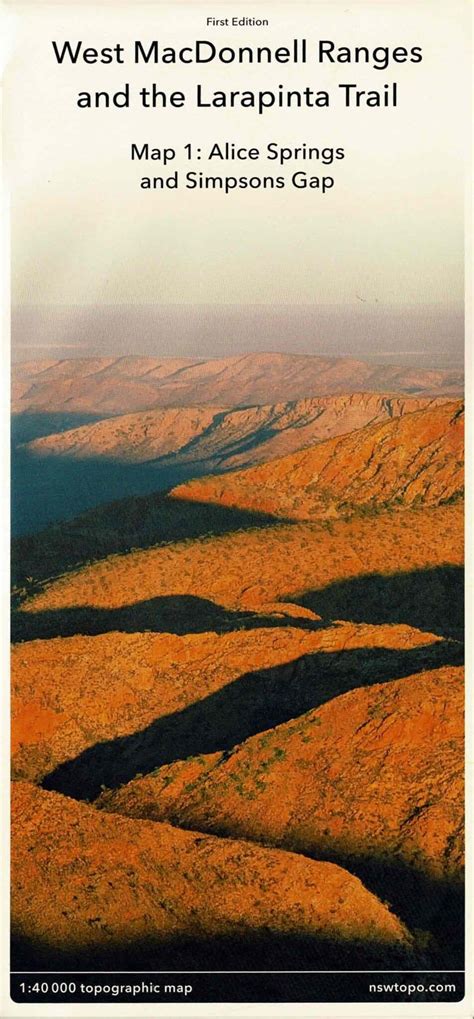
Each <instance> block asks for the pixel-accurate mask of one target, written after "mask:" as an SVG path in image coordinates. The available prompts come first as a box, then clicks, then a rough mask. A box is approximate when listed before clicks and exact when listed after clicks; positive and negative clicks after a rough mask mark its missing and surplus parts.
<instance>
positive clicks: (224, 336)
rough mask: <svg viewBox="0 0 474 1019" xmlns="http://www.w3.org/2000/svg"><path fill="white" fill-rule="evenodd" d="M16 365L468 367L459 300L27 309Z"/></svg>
mask: <svg viewBox="0 0 474 1019" xmlns="http://www.w3.org/2000/svg"><path fill="white" fill-rule="evenodd" d="M11 334H12V361H13V362H14V363H18V362H22V361H32V360H36V361H38V360H48V359H50V358H51V357H54V358H55V359H57V360H69V359H77V358H88V357H125V356H141V357H156V358H173V357H174V358H193V359H195V360H211V359H220V358H227V357H231V356H242V357H243V356H245V355H246V354H250V353H255V354H258V353H273V354H288V355H290V356H291V355H299V356H315V357H330V358H352V359H355V360H361V361H370V362H375V363H376V362H378V361H380V362H381V363H383V364H385V365H386V364H388V363H390V359H391V360H392V363H394V364H402V365H405V366H407V367H412V368H423V369H425V370H428V369H433V370H436V369H439V370H463V368H464V310H463V308H462V307H461V306H460V305H459V304H458V303H457V302H453V303H452V304H435V303H429V304H428V303H427V304H424V305H413V304H410V305H406V306H404V307H400V306H398V305H397V306H395V305H389V304H379V303H375V304H374V303H370V302H368V301H367V302H366V301H365V300H363V299H362V298H360V299H359V300H358V301H357V303H353V304H329V303H328V304H273V305H269V304H248V305H239V304H221V305H209V304H207V303H202V304H194V305H191V304H150V303H143V304H139V305H137V304H114V305H58V304H55V305H54V304H53V305H47V304H44V305H39V304H31V305H19V306H14V307H13V308H12V327H11Z"/></svg>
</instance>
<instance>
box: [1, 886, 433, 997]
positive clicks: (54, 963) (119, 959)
mask: <svg viewBox="0 0 474 1019" xmlns="http://www.w3.org/2000/svg"><path fill="white" fill-rule="evenodd" d="M275 909H276V911H277V909H278V901H277V900H276V902H275ZM196 927H197V928H198V927H199V917H197V918H196ZM415 958H416V957H414V956H413V954H411V953H410V954H408V953H407V952H406V951H405V952H404V951H403V949H402V948H398V949H397V948H396V947H394V946H391V945H387V944H383V943H382V942H378V941H376V940H375V939H374V940H373V941H368V940H367V941H362V940H359V941H355V940H354V941H349V940H348V941H342V940H340V941H336V940H335V939H329V938H325V937H323V936H321V937H315V936H313V937H310V936H305V935H304V934H301V935H297V934H279V933H274V932H272V931H271V930H262V931H261V932H255V931H249V932H247V933H245V932H244V933H239V932H236V933H235V935H234V936H231V935H228V934H227V935H224V934H223V935H221V936H219V937H205V936H202V935H201V936H199V935H197V936H196V937H195V938H189V937H188V938H183V937H179V936H178V937H176V938H174V939H172V940H171V939H168V940H161V941H160V940H159V939H158V938H156V939H154V938H148V939H141V940H137V939H136V938H132V937H131V938H130V939H126V940H125V939H124V940H123V941H121V942H117V941H113V940H112V939H111V940H110V941H109V943H108V944H105V945H104V944H103V943H102V944H101V943H100V942H99V943H98V944H97V945H94V946H84V947H82V946H81V945H77V946H75V947H73V946H71V947H68V946H67V945H64V943H61V944H59V943H52V942H46V941H42V940H40V939H34V938H28V937H25V936H24V935H23V934H22V932H20V931H18V932H17V931H16V930H15V929H14V930H13V936H12V968H14V969H23V968H26V969H30V970H31V969H33V970H35V969H48V968H49V967H53V968H54V969H58V968H60V969H62V970H81V969H83V970H90V969H93V970H94V971H100V970H102V971H104V970H105V971H106V972H107V971H109V972H110V971H111V970H122V971H129V970H130V969H135V968H137V967H140V968H141V969H144V970H151V971H155V972H156V971H160V970H166V969H167V968H169V970H170V971H172V972H173V971H175V972H176V971H178V973H177V975H176V979H175V981H173V980H172V978H170V981H169V982H175V983H182V982H183V981H182V979H181V975H180V973H179V971H181V974H182V972H183V971H186V970H187V969H189V970H193V969H201V970H204V971H205V972H206V971H209V970H211V971H212V970H214V969H216V970H222V969H224V970H226V969H227V970H230V972H235V971H237V972H238V971H239V970H244V971H251V972H252V971H255V970H257V971H258V970H263V971H265V970H270V971H271V970H296V971H298V970H304V969H306V970H315V969H316V970H317V969H321V970H329V969H338V968H339V969H351V968H356V967H359V968H366V967H374V968H376V967H380V966H382V967H383V966H387V967H389V966H391V967H393V966H399V967H400V968H402V967H405V968H406V967H407V964H409V965H410V964H411V965H412V966H413V965H414V963H415ZM274 980H275V978H274V977H273V978H272V979H268V978H267V980H266V979H265V974H264V973H262V974H261V975H259V976H258V977H256V978H255V987H256V989H257V988H258V991H257V993H258V997H257V998H256V1000H265V1001H272V1000H285V995H286V994H288V995H289V997H288V999H287V1000H302V1001H303V1000H307V998H306V997H305V996H304V995H305V994H307V992H308V988H307V986H305V985H306V981H307V977H306V980H305V982H304V983H303V984H302V985H301V986H300V989H299V993H298V991H296V990H294V989H293V990H292V989H291V980H290V981H289V980H288V977H287V976H285V979H284V984H283V986H282V987H281V989H280V990H279V991H278V992H277V993H276V992H275V983H274ZM267 981H268V982H267ZM88 982H89V983H92V982H93V976H91V977H90V979H89V978H88ZM102 982H103V981H102ZM227 986H228V990H227V994H228V999H227V1000H229V1001H233V1000H235V999H234V998H233V997H232V987H231V986H229V985H227ZM250 986H252V985H251V984H250ZM334 990H335V993H336V994H337V980H336V981H335V986H334ZM229 992H230V993H229ZM262 994H263V997H261V996H262ZM218 995H219V998H218V1000H220V1001H221V1000H223V997H224V992H223V989H222V987H220V988H219V991H218ZM293 995H295V997H293ZM204 1000H206V999H204ZM246 1000H251V997H250V998H249V999H246ZM325 1000H326V999H325ZM355 1000H357V999H355Z"/></svg>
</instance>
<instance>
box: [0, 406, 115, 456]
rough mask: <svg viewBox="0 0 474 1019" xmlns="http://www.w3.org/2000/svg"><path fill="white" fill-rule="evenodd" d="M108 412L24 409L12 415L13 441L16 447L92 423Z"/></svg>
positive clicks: (105, 415)
mask: <svg viewBox="0 0 474 1019" xmlns="http://www.w3.org/2000/svg"><path fill="white" fill-rule="evenodd" d="M107 416H110V417H112V416H113V415H107V414H76V413H74V414H66V413H62V412H61V411H57V412H54V413H52V414H51V413H44V414H42V413H41V412H40V411H36V412H35V411H22V412H20V413H18V414H12V416H11V441H12V446H13V448H15V447H16V446H18V445H19V444H20V443H23V442H31V441H32V440H33V439H41V438H42V437H43V436H44V435H54V434H56V433H57V432H66V431H68V430H69V429H70V428H80V427H81V425H92V424H94V422H95V421H101V420H102V419H103V418H104V417H107Z"/></svg>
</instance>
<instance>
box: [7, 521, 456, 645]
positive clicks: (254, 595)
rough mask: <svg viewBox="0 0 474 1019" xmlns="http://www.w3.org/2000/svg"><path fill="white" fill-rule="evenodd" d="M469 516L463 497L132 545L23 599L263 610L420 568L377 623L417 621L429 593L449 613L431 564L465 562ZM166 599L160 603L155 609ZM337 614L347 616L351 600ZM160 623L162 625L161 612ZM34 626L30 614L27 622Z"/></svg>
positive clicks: (29, 608) (63, 604) (44, 604)
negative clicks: (361, 515) (183, 602)
mask: <svg viewBox="0 0 474 1019" xmlns="http://www.w3.org/2000/svg"><path fill="white" fill-rule="evenodd" d="M203 512H204V511H203ZM463 523H464V518H463V507H462V505H461V504H460V505H450V506H440V507H427V508H426V509H424V508H423V509H418V510H404V511H403V512H402V511H400V512H393V513H390V512H385V513H381V514H380V515H379V516H376V517H374V518H368V519H352V520H349V521H342V520H341V521H334V522H331V523H328V524H327V526H324V525H323V524H317V523H315V524H306V525H305V524H300V525H297V526H295V525H291V524H289V525H285V524H281V525H277V526H275V527H268V528H259V529H251V530H245V531H244V530H242V531H238V532H233V533H231V534H224V535H222V536H218V537H215V536H214V537H205V538H201V539H195V540H192V541H188V542H187V541H183V542H178V543H176V544H169V545H165V546H161V547H156V548H149V549H145V550H139V551H133V552H129V553H127V554H124V555H115V556H110V557H108V558H104V559H102V560H100V561H98V562H96V563H92V564H91V565H87V566H84V567H82V568H81V569H79V570H77V571H71V572H70V573H67V574H65V575H64V576H62V577H60V578H59V579H57V580H53V581H52V582H51V583H48V584H46V585H45V586H44V589H43V590H40V591H39V592H38V593H32V594H31V596H30V597H28V598H26V599H24V600H23V601H22V603H21V609H22V613H21V614H22V616H26V614H38V613H42V612H46V611H58V610H63V609H70V608H79V607H89V608H97V609H112V608H120V607H128V608H129V609H131V606H133V605H139V604H141V605H144V604H145V603H146V602H149V601H150V600H151V599H154V598H158V597H171V596H172V597H173V598H179V597H181V596H183V595H191V596H194V597H195V598H199V599H201V600H210V601H212V602H213V603H215V604H217V605H220V606H224V607H225V608H227V609H230V610H243V609H245V610H248V609H252V610H253V609H255V610H258V611H262V610H264V609H265V606H266V605H267V604H268V603H271V604H272V605H273V604H274V603H275V601H285V602H288V601H294V600H295V597H298V596H299V595H300V594H301V595H302V594H303V593H304V592H307V591H317V590H322V589H324V588H327V587H328V586H329V585H333V584H335V583H339V582H341V583H342V582H343V581H344V582H345V581H350V580H351V578H354V579H355V578H363V577H370V575H375V574H379V575H380V576H381V577H387V578H388V581H387V582H389V578H390V577H392V576H394V575H396V574H399V573H403V574H404V575H407V579H408V573H412V574H414V573H415V571H416V581H417V582H416V583H415V584H414V585H413V589H412V590H411V589H410V587H409V584H407V592H406V597H407V599H408V598H409V599H410V603H408V601H407V604H406V605H404V602H403V597H402V595H401V594H400V593H399V595H398V597H399V602H398V603H397V604H396V605H393V604H392V605H389V606H388V612H387V617H386V618H385V619H383V618H382V619H379V620H378V621H380V622H384V621H386V622H391V621H398V622H410V619H409V618H403V616H404V610H405V609H406V612H407V614H408V615H410V614H411V615H412V616H413V614H414V616H416V617H417V618H422V617H423V611H424V599H425V598H426V601H427V603H429V602H430V601H431V602H433V597H434V602H435V604H434V605H432V608H433V610H436V606H437V611H438V613H439V612H441V613H442V615H443V616H446V614H449V612H450V610H451V605H450V603H449V600H448V599H447V598H445V597H444V596H443V590H442V589H441V590H438V588H437V585H436V572H428V571H437V570H439V568H440V567H441V566H442V565H443V564H456V565H457V566H460V565H461V564H462V562H463ZM424 577H426V582H424ZM420 585H421V589H422V590H423V597H422V598H420ZM430 591H431V592H432V593H431V595H430ZM361 597H362V594H361ZM362 604H363V598H362ZM148 607H150V606H148ZM159 607H160V606H159V603H157V605H156V608H157V610H159ZM151 608H153V606H151ZM205 608H206V606H205V605H201V606H200V605H199V603H197V602H196V603H195V604H194V607H193V609H192V610H190V607H188V613H187V618H188V620H189V622H192V621H193V619H194V618H197V619H199V616H200V612H201V609H202V610H203V611H204V609H205ZM394 609H395V615H394V614H393V610H394ZM317 611H318V610H317V609H316V612H317ZM204 615H205V612H204ZM397 615H398V618H397ZM427 615H428V617H429V612H428V613H427ZM336 618H339V619H344V618H346V619H347V618H348V617H347V614H346V613H345V611H344V610H343V607H342V608H341V610H340V614H339V615H338V616H337V617H336ZM358 618H359V619H360V620H361V621H365V622H369V621H370V620H369V619H365V620H364V618H363V616H362V617H361V616H359V617H358ZM156 622H157V625H158V627H159V614H158V615H157V617H156ZM236 622H237V623H238V620H236ZM33 624H34V620H32V619H31V620H30V622H29V625H30V626H31V627H33ZM104 624H105V628H106V629H111V628H112V629H113V628H120V626H119V627H117V626H115V627H114V626H112V627H110V626H107V619H106V618H105V617H104ZM150 625H152V624H150V623H149V624H148V628H150ZM143 628H144V627H143V626H136V629H143ZM207 628H208V629H209V628H211V627H209V626H208V627H207ZM422 628H424V629H430V626H429V625H427V626H424V627H422ZM74 632H78V631H77V630H75V631H74ZM79 632H80V631H79Z"/></svg>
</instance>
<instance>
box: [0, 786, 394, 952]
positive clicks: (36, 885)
mask: <svg viewBox="0 0 474 1019" xmlns="http://www.w3.org/2000/svg"><path fill="white" fill-rule="evenodd" d="M12 800H13V857H12V874H13V901H12V910H13V926H14V932H15V934H16V935H17V936H18V937H19V938H20V940H21V939H23V940H24V941H26V942H28V943H29V945H30V952H31V953H32V954H33V957H34V952H35V950H36V951H37V952H38V953H41V951H42V950H44V946H48V945H49V946H54V945H59V946H61V951H62V952H63V953H64V952H69V953H71V955H72V956H74V953H76V954H77V955H81V954H82V957H84V954H85V955H86V956H87V952H90V953H93V952H96V953H98V956H96V958H101V953H104V952H105V953H106V952H107V951H109V952H110V953H111V954H112V956H113V954H114V953H120V952H121V951H123V950H124V949H125V950H126V951H128V956H129V958H130V959H133V958H134V953H137V952H139V951H142V950H143V946H144V945H147V944H148V945H149V946H150V947H151V949H152V951H153V952H154V958H155V960H156V959H157V958H158V959H159V958H160V955H159V953H160V950H161V947H165V948H166V946H171V947H173V946H175V948H176V960H177V962H179V958H180V956H179V946H180V941H181V940H182V939H183V938H200V939H203V940H204V942H205V941H206V939H209V938H213V937H216V938H226V937H229V936H231V937H237V936H240V937H245V938H247V939H248V938H250V939H251V938H252V936H256V935H258V933H259V932H260V933H264V934H265V936H266V937H267V938H269V937H271V936H277V935H280V936H285V937H289V938H291V937H293V936H297V937H298V938H302V937H304V938H308V939H310V940H311V941H312V943H313V950H314V952H315V954H316V957H317V955H318V942H322V943H324V944H326V945H327V944H329V945H331V946H332V949H331V950H332V951H333V953H334V952H335V953H336V955H337V952H338V951H339V952H340V953H341V954H342V956H344V953H347V952H349V953H350V952H351V951H352V950H354V951H356V950H357V946H359V947H360V945H361V944H363V946H364V950H365V951H366V952H368V954H369V957H370V952H371V950H373V952H375V954H377V953H379V954H380V953H382V954H383V953H386V954H387V955H390V952H391V951H398V952H399V953H403V952H407V953H408V952H410V950H411V941H410V938H409V936H408V934H407V932H406V930H405V928H404V926H403V924H402V923H401V922H400V921H399V920H398V919H397V917H396V916H394V915H393V914H392V913H390V911H389V910H388V909H387V907H386V906H384V905H383V904H382V903H381V902H380V901H379V900H378V899H377V898H376V897H375V896H374V895H373V894H371V893H370V892H369V891H367V889H366V888H365V887H364V886H363V884H362V883H361V882H360V881H359V880H358V879H357V878H355V877H353V876H352V875H351V874H350V873H348V872H347V871H345V870H343V869H342V868H340V867H338V866H335V865H333V864H330V863H317V862H314V861H312V860H308V859H306V858H305V857H304V856H297V855H295V854H292V853H287V852H283V851H280V850H273V849H264V848H261V847H258V846H255V845H252V844H251V843H248V842H242V841H234V840H232V839H219V838H216V837H213V836H206V835H201V834H199V833H196V832H185V831H179V830H177V829H175V828H172V827H171V826H170V825H168V824H156V823H153V822H149V821H137V820H130V819H129V818H122V817H118V816H117V815H111V814H106V813H101V812H99V811H96V810H95V809H94V808H93V807H90V806H85V805H84V804H80V803H77V802H76V801H74V800H70V799H68V798H66V797H63V796H61V795H58V794H56V793H50V792H45V791H44V790H41V789H38V788H37V787H35V786H33V785H30V784H29V783H15V784H14V785H13V790H12ZM276 890H278V894H277V895H276V894H275V892H276ZM35 946H36V949H35ZM140 946H141V948H140Z"/></svg>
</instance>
